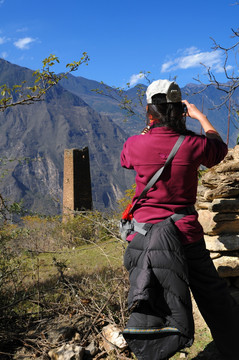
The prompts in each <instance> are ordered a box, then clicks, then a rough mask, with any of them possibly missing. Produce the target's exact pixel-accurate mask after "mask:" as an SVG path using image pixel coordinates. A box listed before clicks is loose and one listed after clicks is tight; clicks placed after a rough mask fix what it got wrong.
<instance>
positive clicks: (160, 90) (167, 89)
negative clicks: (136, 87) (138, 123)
mask: <svg viewBox="0 0 239 360" xmlns="http://www.w3.org/2000/svg"><path fill="white" fill-rule="evenodd" d="M156 94H165V95H166V102H167V103H175V102H180V101H182V96H181V90H180V88H179V86H178V84H176V82H175V81H169V80H156V81H153V82H152V84H150V85H149V86H148V88H147V91H146V99H147V104H152V97H153V96H154V95H156ZM162 102H163V101H162Z"/></svg>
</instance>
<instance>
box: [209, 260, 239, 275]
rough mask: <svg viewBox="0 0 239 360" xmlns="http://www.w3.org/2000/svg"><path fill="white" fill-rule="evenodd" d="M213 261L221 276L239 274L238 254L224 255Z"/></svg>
mask: <svg viewBox="0 0 239 360" xmlns="http://www.w3.org/2000/svg"><path fill="white" fill-rule="evenodd" d="M213 263H214V265H215V267H216V269H217V271H218V273H219V275H220V276H221V277H230V276H239V258H238V256H236V257H234V256H222V257H221V258H219V259H215V260H213Z"/></svg>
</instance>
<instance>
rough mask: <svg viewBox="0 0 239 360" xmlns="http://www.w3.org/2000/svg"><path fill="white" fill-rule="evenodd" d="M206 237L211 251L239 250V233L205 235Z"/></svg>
mask: <svg viewBox="0 0 239 360" xmlns="http://www.w3.org/2000/svg"><path fill="white" fill-rule="evenodd" d="M204 239H205V242H206V247H207V249H208V250H210V251H216V252H217V251H234V250H239V235H237V234H220V235H215V236H209V235H204Z"/></svg>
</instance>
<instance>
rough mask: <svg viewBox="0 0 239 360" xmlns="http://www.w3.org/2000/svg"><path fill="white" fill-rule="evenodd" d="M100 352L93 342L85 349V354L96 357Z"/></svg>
mask: <svg viewBox="0 0 239 360" xmlns="http://www.w3.org/2000/svg"><path fill="white" fill-rule="evenodd" d="M98 351H99V348H98V346H97V344H96V342H95V341H94V340H93V341H91V343H90V344H89V345H88V346H87V347H86V348H85V354H86V355H91V356H95V355H96V354H97V353H98Z"/></svg>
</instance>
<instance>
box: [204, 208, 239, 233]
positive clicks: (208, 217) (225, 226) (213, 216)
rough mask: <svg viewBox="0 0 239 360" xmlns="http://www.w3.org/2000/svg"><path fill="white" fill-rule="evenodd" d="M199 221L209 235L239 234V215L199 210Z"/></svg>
mask: <svg viewBox="0 0 239 360" xmlns="http://www.w3.org/2000/svg"><path fill="white" fill-rule="evenodd" d="M198 215H199V216H198V220H199V222H200V224H201V225H202V227H203V230H204V233H205V234H207V235H218V234H223V233H224V234H228V233H229V234H230V233H231V234H235V233H239V214H237V213H214V212H211V211H209V210H199V211H198Z"/></svg>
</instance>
